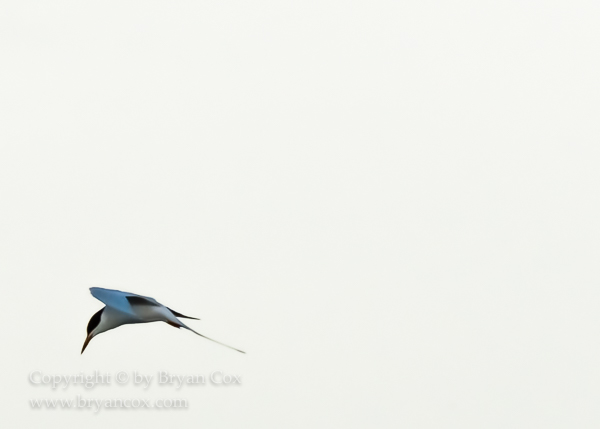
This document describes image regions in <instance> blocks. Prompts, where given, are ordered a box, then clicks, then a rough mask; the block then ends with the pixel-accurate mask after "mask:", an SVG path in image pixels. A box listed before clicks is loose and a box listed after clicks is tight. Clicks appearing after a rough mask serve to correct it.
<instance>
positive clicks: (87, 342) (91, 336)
mask: <svg viewBox="0 0 600 429" xmlns="http://www.w3.org/2000/svg"><path fill="white" fill-rule="evenodd" d="M92 338H94V334H89V335H88V336H87V338H86V339H85V342H84V343H83V348H82V349H81V354H83V351H84V350H85V348H86V347H87V345H88V344H89V343H90V341H92Z"/></svg>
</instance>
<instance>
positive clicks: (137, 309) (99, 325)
mask: <svg viewBox="0 0 600 429" xmlns="http://www.w3.org/2000/svg"><path fill="white" fill-rule="evenodd" d="M90 292H91V293H92V295H93V297H94V298H96V299H98V300H100V301H102V302H103V303H104V304H105V305H106V306H105V307H104V308H102V309H101V310H100V311H98V312H97V313H96V314H94V315H93V316H92V318H91V319H90V321H89V323H88V326H87V337H86V339H85V342H84V343H83V348H82V349H81V353H83V352H84V350H85V348H86V347H87V345H88V344H89V343H90V341H91V340H92V338H94V337H95V336H96V335H98V334H101V333H102V332H106V331H109V330H111V329H114V328H118V327H119V326H121V325H127V324H130V323H148V322H166V323H168V324H169V325H171V326H173V327H175V328H177V329H179V328H185V329H188V330H190V331H192V332H193V333H194V334H197V335H200V336H201V337H203V338H206V339H207V340H210V341H214V342H215V343H217V344H221V345H222V346H225V347H229V348H230V349H233V350H235V351H238V352H240V353H245V352H243V351H241V350H238V349H236V348H234V347H231V346H228V345H227V344H223V343H220V342H219V341H216V340H213V339H212V338H208V337H206V336H204V335H202V334H200V333H198V332H196V331H194V330H193V329H192V328H190V327H189V326H186V325H185V323H183V322H182V321H181V320H179V319H178V317H182V318H185V319H194V320H200V319H197V318H195V317H189V316H184V315H183V314H181V313H178V312H176V311H174V310H171V309H170V308H169V307H165V306H164V305H162V304H161V303H159V302H158V301H156V300H155V299H154V298H150V297H147V296H142V295H136V294H135V293H129V292H121V291H120V290H114V289H104V288H100V287H92V288H90Z"/></svg>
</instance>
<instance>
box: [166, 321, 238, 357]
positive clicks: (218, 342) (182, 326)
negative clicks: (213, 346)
mask: <svg viewBox="0 0 600 429" xmlns="http://www.w3.org/2000/svg"><path fill="white" fill-rule="evenodd" d="M167 323H169V325H171V326H174V327H176V328H185V329H187V330H189V331H192V332H193V333H194V334H196V335H200V336H201V337H202V338H206V339H207V340H210V341H212V342H214V343H217V344H221V345H222V346H225V347H228V348H230V349H232V350H235V351H236V352H240V353H244V354H246V352H243V351H241V350H238V349H236V348H235V347H231V346H228V345H227V344H223V343H222V342H220V341H217V340H213V339H212V338H208V337H207V336H206V335H202V334H201V333H199V332H196V331H194V330H193V329H192V328H190V327H189V326H187V325H186V324H185V323H183V322H181V321H179V325H176V324H174V323H171V322H167Z"/></svg>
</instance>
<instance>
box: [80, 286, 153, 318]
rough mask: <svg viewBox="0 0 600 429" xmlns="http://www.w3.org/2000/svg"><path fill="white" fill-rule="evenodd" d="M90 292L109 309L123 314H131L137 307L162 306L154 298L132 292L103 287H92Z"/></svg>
mask: <svg viewBox="0 0 600 429" xmlns="http://www.w3.org/2000/svg"><path fill="white" fill-rule="evenodd" d="M90 292H91V294H92V296H93V297H94V298H96V299H98V300H100V301H102V302H103V303H104V304H106V306H107V307H111V308H113V309H115V310H119V311H121V312H123V313H131V312H132V311H133V307H134V306H135V305H150V306H162V304H160V303H159V302H157V301H156V300H155V299H154V298H150V297H147V296H141V295H137V294H135V293H131V292H122V291H120V290H115V289H104V288H101V287H91V288H90Z"/></svg>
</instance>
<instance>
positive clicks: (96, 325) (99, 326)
mask: <svg viewBox="0 0 600 429" xmlns="http://www.w3.org/2000/svg"><path fill="white" fill-rule="evenodd" d="M104 308H106V307H104ZM104 308H102V309H101V310H100V311H98V312H97V313H96V314H94V315H93V316H92V318H91V319H90V321H89V323H88V325H87V337H86V339H85V342H84V343H83V348H82V349H81V353H83V351H84V350H85V348H86V347H87V345H88V344H89V343H90V341H92V338H94V337H95V336H96V335H98V334H99V333H101V332H104V331H106V329H103V325H104V324H103V323H101V322H102V314H103V312H104Z"/></svg>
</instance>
